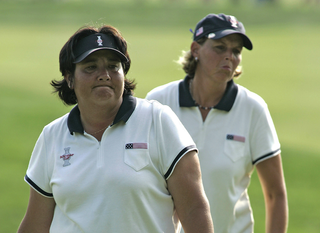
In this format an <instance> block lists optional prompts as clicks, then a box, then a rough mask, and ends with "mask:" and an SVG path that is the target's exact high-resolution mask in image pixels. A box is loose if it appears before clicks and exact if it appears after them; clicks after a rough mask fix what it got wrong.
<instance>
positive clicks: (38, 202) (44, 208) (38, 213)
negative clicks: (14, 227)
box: [18, 188, 56, 233]
mask: <svg viewBox="0 0 320 233" xmlns="http://www.w3.org/2000/svg"><path fill="white" fill-rule="evenodd" d="M55 205H56V204H55V201H54V199H53V198H47V197H44V196H42V195H41V194H39V193H37V192H36V191H35V190H34V189H33V188H30V198H29V204H28V208H27V212H26V215H25V216H24V218H23V220H22V222H21V224H20V227H19V229H18V233H30V232H32V233H45V232H49V229H50V225H51V222H52V218H53V212H54V207H55Z"/></svg>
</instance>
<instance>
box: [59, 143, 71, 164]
mask: <svg viewBox="0 0 320 233" xmlns="http://www.w3.org/2000/svg"><path fill="white" fill-rule="evenodd" d="M69 151H70V147H66V148H64V155H61V156H60V159H63V161H64V164H63V166H64V167H66V166H69V165H71V163H70V159H71V156H73V154H71V153H70V152H69Z"/></svg>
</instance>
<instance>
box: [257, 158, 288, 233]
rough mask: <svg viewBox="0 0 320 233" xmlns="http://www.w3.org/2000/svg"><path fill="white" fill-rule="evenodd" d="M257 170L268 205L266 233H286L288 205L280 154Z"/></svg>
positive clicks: (260, 164) (258, 165) (266, 161)
mask: <svg viewBox="0 0 320 233" xmlns="http://www.w3.org/2000/svg"><path fill="white" fill-rule="evenodd" d="M256 168H257V172H258V176H259V179H260V183H261V186H262V190H263V194H264V199H265V205H266V233H271V232H272V233H285V232H286V231H287V224H288V203H287V192H286V185H285V181H284V175H283V170H282V162H281V156H280V154H278V155H277V156H275V157H273V158H270V159H267V160H265V161H262V162H261V163H259V164H257V165H256Z"/></svg>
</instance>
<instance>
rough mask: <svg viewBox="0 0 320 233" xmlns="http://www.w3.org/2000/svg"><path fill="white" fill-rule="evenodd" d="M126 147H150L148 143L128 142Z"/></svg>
mask: <svg viewBox="0 0 320 233" xmlns="http://www.w3.org/2000/svg"><path fill="white" fill-rule="evenodd" d="M126 149H148V144H147V143H137V142H136V143H127V144H126Z"/></svg>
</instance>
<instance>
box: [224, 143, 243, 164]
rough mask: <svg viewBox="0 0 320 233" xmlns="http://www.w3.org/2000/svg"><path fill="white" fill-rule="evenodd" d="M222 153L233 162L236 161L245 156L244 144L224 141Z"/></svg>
mask: <svg viewBox="0 0 320 233" xmlns="http://www.w3.org/2000/svg"><path fill="white" fill-rule="evenodd" d="M224 153H225V155H227V156H228V157H229V158H230V159H231V160H232V161H233V162H236V161H238V160H239V159H241V158H243V157H244V155H245V143H244V142H239V141H233V140H226V141H225V143H224Z"/></svg>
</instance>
